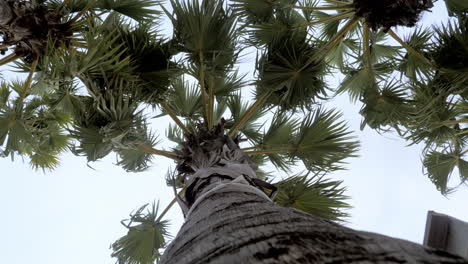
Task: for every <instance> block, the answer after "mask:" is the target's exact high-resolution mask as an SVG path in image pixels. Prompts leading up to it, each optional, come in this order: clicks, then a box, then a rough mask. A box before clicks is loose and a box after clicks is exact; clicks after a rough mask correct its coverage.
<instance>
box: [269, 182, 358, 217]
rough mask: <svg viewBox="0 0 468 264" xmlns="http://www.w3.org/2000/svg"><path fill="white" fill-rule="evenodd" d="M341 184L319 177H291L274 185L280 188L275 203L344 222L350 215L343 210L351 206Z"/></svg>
mask: <svg viewBox="0 0 468 264" xmlns="http://www.w3.org/2000/svg"><path fill="white" fill-rule="evenodd" d="M341 184H342V182H341V181H331V180H327V179H323V177H319V176H317V175H314V176H312V177H308V175H305V176H299V175H296V176H291V177H289V178H287V179H285V180H282V181H280V182H278V183H275V184H274V185H276V186H277V187H278V192H277V195H276V197H275V199H274V202H275V203H276V204H278V205H281V206H284V207H292V208H295V209H298V210H301V211H303V212H306V213H309V214H312V215H316V216H319V217H322V218H325V219H328V220H333V221H344V218H346V217H348V216H349V215H348V213H346V212H344V211H343V210H344V209H348V208H350V207H351V206H350V205H349V204H348V203H347V202H346V200H347V199H348V197H347V196H345V195H344V194H343V193H344V191H345V188H344V187H341Z"/></svg>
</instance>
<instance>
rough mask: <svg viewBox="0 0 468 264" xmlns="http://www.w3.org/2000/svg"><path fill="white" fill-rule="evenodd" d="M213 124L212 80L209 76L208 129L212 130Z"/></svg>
mask: <svg viewBox="0 0 468 264" xmlns="http://www.w3.org/2000/svg"><path fill="white" fill-rule="evenodd" d="M213 123H214V91H213V78H212V77H211V76H210V84H209V85H208V128H212V127H213V125H214V124H213Z"/></svg>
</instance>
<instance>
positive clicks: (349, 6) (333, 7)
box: [289, 4, 354, 10]
mask: <svg viewBox="0 0 468 264" xmlns="http://www.w3.org/2000/svg"><path fill="white" fill-rule="evenodd" d="M289 8H294V9H302V10H346V9H352V8H354V5H353V4H348V5H337V6H290V7H289Z"/></svg>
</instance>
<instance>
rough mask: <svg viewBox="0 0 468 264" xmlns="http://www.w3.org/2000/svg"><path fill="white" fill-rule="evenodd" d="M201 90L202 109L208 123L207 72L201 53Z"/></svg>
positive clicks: (201, 53)
mask: <svg viewBox="0 0 468 264" xmlns="http://www.w3.org/2000/svg"><path fill="white" fill-rule="evenodd" d="M199 70H200V89H201V99H202V108H203V118H204V119H205V122H207V123H208V118H207V111H206V109H207V105H206V95H205V92H206V91H205V70H204V69H203V52H202V51H200V69H199Z"/></svg>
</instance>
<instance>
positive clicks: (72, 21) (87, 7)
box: [68, 0, 97, 24]
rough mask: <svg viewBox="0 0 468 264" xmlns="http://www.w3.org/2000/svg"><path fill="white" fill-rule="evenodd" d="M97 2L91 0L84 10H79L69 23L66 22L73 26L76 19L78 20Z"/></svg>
mask: <svg viewBox="0 0 468 264" xmlns="http://www.w3.org/2000/svg"><path fill="white" fill-rule="evenodd" d="M96 2H97V0H91V1H89V2H88V5H86V6H85V8H83V10H81V11H80V12H79V13H78V14H76V16H74V17H73V18H72V19H70V21H68V23H69V24H73V23H75V22H76V21H77V20H78V19H80V17H82V16H83V15H84V14H85V13H86V12H87V11H88V10H89V9H90V8H91V7H93V5H94V4H95V3H96Z"/></svg>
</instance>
